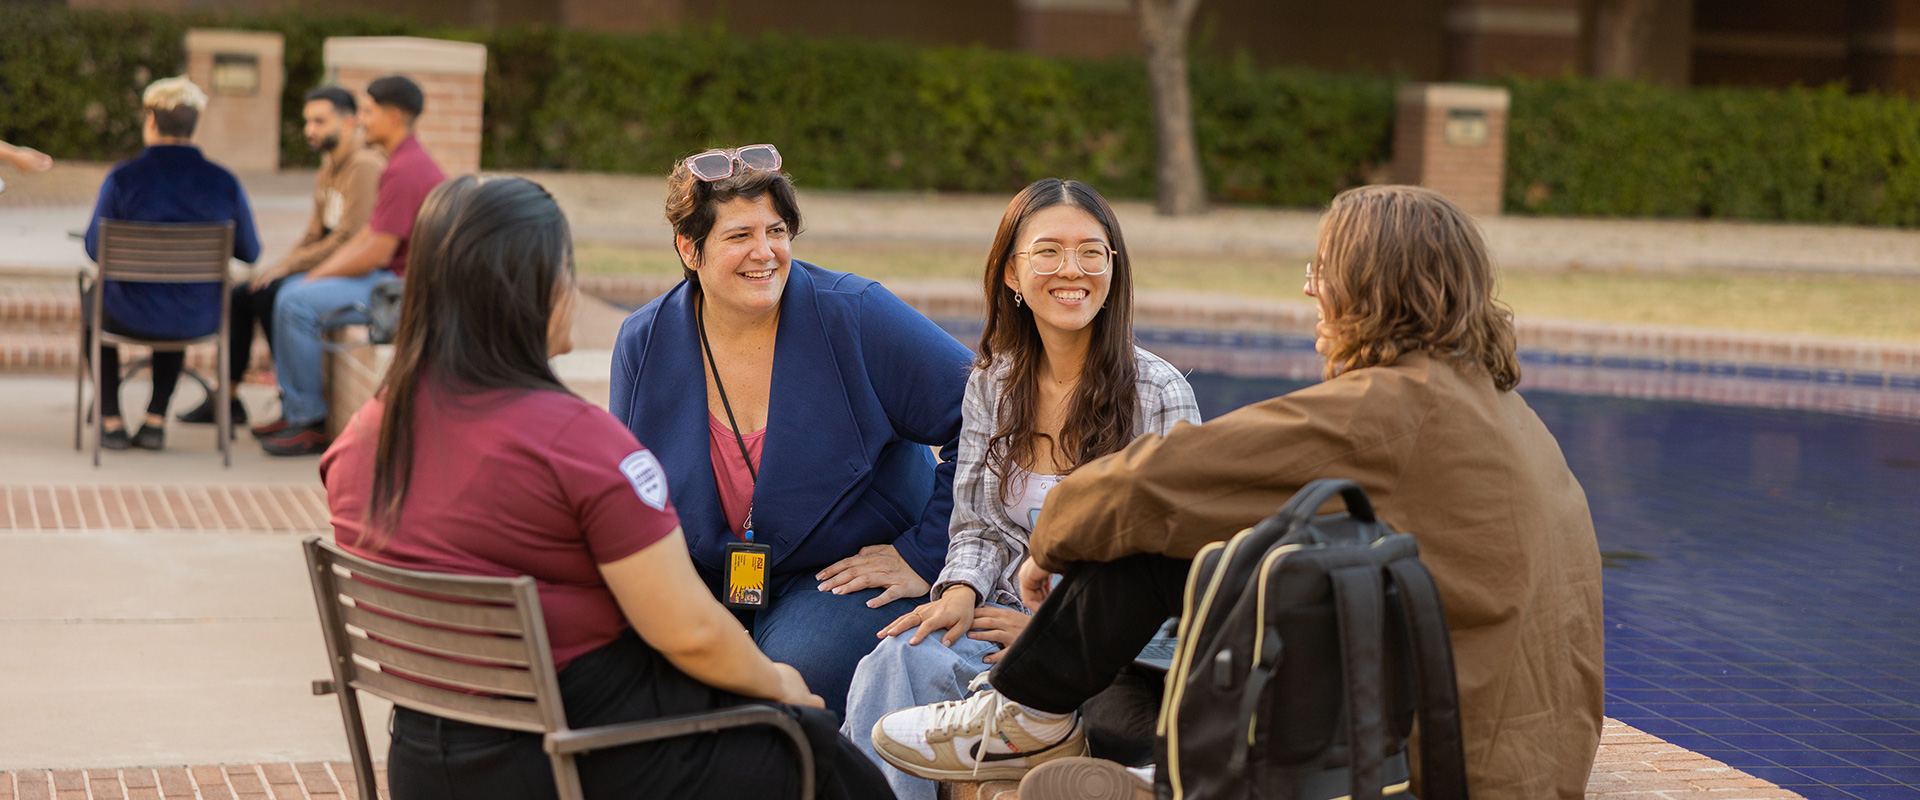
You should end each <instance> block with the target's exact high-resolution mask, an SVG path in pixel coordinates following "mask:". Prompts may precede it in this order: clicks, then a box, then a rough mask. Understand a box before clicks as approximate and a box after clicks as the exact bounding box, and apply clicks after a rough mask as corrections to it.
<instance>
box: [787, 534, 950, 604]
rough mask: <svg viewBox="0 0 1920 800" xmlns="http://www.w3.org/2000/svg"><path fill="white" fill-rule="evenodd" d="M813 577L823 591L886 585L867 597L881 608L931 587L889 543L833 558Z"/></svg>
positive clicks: (842, 590)
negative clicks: (843, 556) (877, 594)
mask: <svg viewBox="0 0 1920 800" xmlns="http://www.w3.org/2000/svg"><path fill="white" fill-rule="evenodd" d="M813 577H814V579H816V580H819V581H820V582H821V583H820V586H819V587H818V588H819V589H820V591H823V592H833V593H834V594H846V593H848V592H857V591H860V590H861V589H874V588H881V587H885V591H882V592H881V593H880V596H879V597H876V598H873V599H872V600H868V601H867V607H868V608H879V607H881V606H884V605H886V604H888V603H891V602H893V601H895V600H898V599H900V598H902V597H923V596H925V595H926V593H927V590H929V589H931V588H932V587H930V586H928V585H927V581H926V579H925V578H922V577H920V574H919V573H917V572H914V571H913V567H910V566H907V562H906V559H903V558H901V557H900V551H898V550H895V549H894V548H893V545H890V544H875V545H868V546H866V547H862V548H860V552H859V553H857V554H854V555H852V556H848V557H847V558H843V559H840V560H839V561H836V562H834V563H833V565H832V566H829V567H827V568H826V569H823V570H820V572H819V573H817V574H815V575H814V576H813Z"/></svg>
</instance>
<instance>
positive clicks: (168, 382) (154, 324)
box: [83, 77, 260, 450]
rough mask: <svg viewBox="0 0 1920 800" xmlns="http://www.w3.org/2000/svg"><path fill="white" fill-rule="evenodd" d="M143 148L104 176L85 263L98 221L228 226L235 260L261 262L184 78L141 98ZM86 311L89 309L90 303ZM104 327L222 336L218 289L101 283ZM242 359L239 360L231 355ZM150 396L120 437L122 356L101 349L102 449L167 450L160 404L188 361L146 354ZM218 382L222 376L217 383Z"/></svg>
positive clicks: (245, 213) (233, 184)
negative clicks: (203, 145) (200, 131)
mask: <svg viewBox="0 0 1920 800" xmlns="http://www.w3.org/2000/svg"><path fill="white" fill-rule="evenodd" d="M141 105H142V106H143V107H144V113H145V115H146V119H145V121H144V123H143V124H142V127H141V137H142V139H143V140H144V141H145V142H146V145H147V148H146V149H145V150H143V151H141V152H140V155H139V156H137V157H135V158H133V159H132V160H129V161H124V162H121V163H120V164H119V165H117V166H115V167H114V168H113V171H111V172H109V173H107V179H106V180H105V181H103V182H101V184H100V197H99V199H98V200H97V201H96V202H95V203H94V207H93V220H92V221H91V222H89V223H88V224H87V257H89V258H93V259H96V260H97V259H99V257H100V221H101V220H103V219H113V220H125V221H134V222H227V221H232V222H233V257H234V258H237V259H240V260H241V261H245V262H247V263H249V264H251V263H253V261H254V260H255V259H257V258H259V257H260V237H259V235H258V234H257V233H256V232H255V230H254V226H253V210H252V208H251V207H250V206H249V205H248V204H247V193H246V191H245V190H244V189H242V188H241V187H240V181H239V179H237V178H235V177H234V176H233V173H231V172H228V171H227V170H226V169H224V168H222V167H221V166H220V165H218V164H215V163H213V162H211V161H208V160H207V157H206V156H204V155H202V154H201V153H200V148H198V147H194V146H193V142H192V137H193V129H194V126H195V125H196V124H198V123H199V121H200V113H201V112H202V111H204V110H205V109H206V107H207V93H206V92H204V91H202V90H201V89H200V87H199V86H196V85H194V84H193V82H192V81H189V80H187V79H186V78H185V77H178V78H165V79H162V80H158V81H154V82H153V84H152V85H151V86H148V87H147V89H146V91H145V92H144V93H142V95H141ZM83 307H85V308H88V309H91V308H92V303H91V302H90V301H89V302H87V303H85V304H83ZM101 307H102V309H103V313H102V316H103V317H104V319H103V325H104V327H105V328H106V329H107V330H108V331H110V332H113V333H120V334H125V335H130V336H138V337H141V338H146V339H192V338H196V337H200V336H205V335H207V334H209V333H213V332H214V331H217V330H219V329H220V284H217V283H133V282H127V281H108V282H107V283H106V296H105V297H103V298H102V299H101ZM233 357H234V358H239V359H245V358H246V357H247V354H246V353H234V354H233ZM152 363H153V394H152V397H151V398H150V399H149V401H148V403H147V416H146V420H145V422H144V424H142V425H141V426H140V432H139V433H138V434H135V435H134V436H133V437H132V439H129V438H128V437H127V429H126V425H125V423H123V422H122V421H121V419H120V351H119V349H118V348H115V347H113V346H111V345H106V346H102V347H101V348H100V386H99V387H98V390H99V392H100V416H101V423H102V430H103V431H104V432H103V433H102V434H101V436H100V446H101V447H105V448H107V449H110V450H125V449H127V448H128V447H143V448H147V449H149V450H159V449H161V448H163V447H165V445H166V434H165V428H164V427H163V426H164V425H165V424H166V421H167V419H166V413H167V404H168V403H169V402H170V401H171V400H172V399H173V390H174V387H175V386H176V385H178V384H179V381H180V372H181V370H182V369H183V368H184V367H185V365H186V354H185V353H183V352H181V351H179V350H174V351H170V352H169V351H160V352H156V353H154V354H153V356H152ZM222 377H224V376H222Z"/></svg>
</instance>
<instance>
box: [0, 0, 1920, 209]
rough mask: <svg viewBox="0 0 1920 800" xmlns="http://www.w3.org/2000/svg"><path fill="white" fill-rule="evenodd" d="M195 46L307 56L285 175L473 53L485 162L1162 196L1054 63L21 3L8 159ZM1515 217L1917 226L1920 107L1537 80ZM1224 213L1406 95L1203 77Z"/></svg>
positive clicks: (1328, 166) (103, 125)
mask: <svg viewBox="0 0 1920 800" xmlns="http://www.w3.org/2000/svg"><path fill="white" fill-rule="evenodd" d="M192 26H226V27H243V28H251V29H258V30H274V31H279V32H281V33H284V34H285V35H286V37H287V50H286V59H287V61H286V63H287V92H286V95H285V97H284V99H283V103H282V117H283V123H282V124H283V130H282V135H281V142H282V146H283V155H282V161H283V163H285V164H288V165H305V164H312V163H314V160H315V159H314V156H313V155H312V154H310V153H307V152H306V149H305V146H304V143H303V142H302V141H301V136H300V118H299V117H300V105H301V103H300V96H301V94H302V93H303V92H304V91H305V90H306V89H308V88H310V87H311V86H313V85H315V84H316V83H317V82H318V81H319V80H320V78H321V67H322V65H321V44H322V42H323V41H324V40H325V39H326V38H327V37H329V36H348V35H396V34H410V35H421V36H433V37H439V38H453V39H463V40H469V41H477V42H481V43H483V44H485V45H487V48H488V54H489V64H488V74H487V90H486V112H485V114H486V118H485V120H484V122H483V124H484V141H483V150H482V162H483V164H484V165H485V166H486V167H488V168H494V169H525V168H549V169H580V170H597V171H613V172H643V173H653V174H660V173H664V172H665V171H666V170H667V169H668V167H669V166H670V165H671V164H672V163H673V161H674V159H675V158H677V157H679V156H681V155H684V154H686V153H688V152H691V151H694V150H697V149H701V148H705V147H710V146H714V145H719V144H741V143H747V142H755V141H770V142H774V143H776V144H778V145H779V146H780V149H781V151H782V152H783V153H784V154H785V155H786V157H787V163H788V168H789V170H790V171H792V172H793V173H794V174H795V176H796V177H797V178H798V179H799V180H800V181H801V182H802V183H803V185H807V186H815V187H833V188H869V189H940V190H964V191H983V192H1009V191H1012V190H1015V189H1018V188H1019V187H1020V186H1022V185H1025V184H1026V183H1027V182H1029V181H1031V180H1032V179H1034V178H1037V177H1041V176H1047V175H1059V176H1068V177H1076V178H1080V179H1082V180H1086V181H1088V182H1090V183H1093V184H1094V185H1096V186H1099V187H1100V188H1101V189H1102V190H1103V191H1105V192H1107V193H1109V194H1111V195H1114V196H1121V197H1147V196H1151V195H1152V194H1153V188H1154V187H1153V181H1154V169H1153V127H1152V120H1151V118H1150V113H1151V112H1150V103H1149V102H1148V96H1147V84H1146V75H1145V71H1144V69H1143V68H1142V66H1141V65H1140V64H1139V62H1137V61H1132V60H1110V61H1085V60H1075V59H1057V58H1042V57H1036V56H1031V55H1024V54H1018V53H1006V52H997V51H988V50H983V49H977V48H975V49H954V48H945V49H922V48H912V47H908V46H905V45H898V44H888V43H876V42H867V41H846V40H821V39H802V38H793V37H782V36H766V37H758V38H744V37H737V36H729V35H726V34H725V33H723V32H720V31H690V32H681V33H662V34H650V35H644V36H616V35H606V34H596V33H588V32H582V31H571V30H554V29H547V28H507V29H501V30H491V31H475V30H459V29H445V28H434V27H430V26H423V25H420V24H417V23H408V22H402V21H398V20H393V19H384V18H377V17H315V16H301V15H278V16H268V17H250V18H235V17H226V16H220V15H213V14H205V13H195V14H184V15H166V14H154V13H145V12H97V11H68V10H65V9H59V8H48V7H43V6H38V5H25V4H7V3H0V139H5V140H9V141H17V142H21V143H25V144H31V145H33V146H37V147H40V148H41V149H44V150H47V151H48V152H50V153H52V154H53V155H54V156H56V157H61V158H83V159H112V158H123V157H126V156H128V155H131V154H132V153H134V152H136V151H137V150H138V149H139V129H138V116H137V111H138V105H139V98H138V91H139V88H140V87H141V86H143V85H144V84H145V83H146V82H147V81H149V80H152V79H153V78H155V77H159V76H162V75H167V74H173V73H176V72H178V71H179V70H180V66H181V64H182V63H183V55H182V53H181V49H180V45H181V38H182V36H183V35H184V33H185V31H186V29H187V28H188V27H192ZM1505 85H1506V86H1507V87H1508V88H1509V89H1511V90H1512V92H1513V112H1512V117H1511V121H1510V132H1509V138H1508V145H1509V146H1508V171H1507V200H1506V203H1507V207H1508V209H1509V210H1511V211H1515V212H1521V213H1540V214H1580V215H1595V216H1662V217H1726V218H1744V219H1763V220H1794V221H1809V222H1852V223H1868V224H1879V225H1915V224H1920V202H1916V201H1917V200H1920V106H1916V105H1915V104H1914V103H1913V102H1911V101H1909V100H1906V99H1904V98H1889V97H1882V96H1877V95H1864V96H1852V95H1847V94H1844V93H1842V92H1841V91H1839V90H1837V89H1812V90H1801V89H1796V90H1789V91H1767V90H1751V89H1697V90H1676V89H1663V88H1656V87H1650V86H1645V85H1640V84H1631V83H1615V82H1594V81H1587V80H1579V79H1562V80H1545V81H1534V80H1516V81H1509V82H1507V83H1506V84H1505ZM1193 87H1194V106H1195V111H1196V127H1197V131H1198V136H1199V140H1200V150H1201V157H1202V159H1203V165H1204V168H1205V172H1206V174H1207V177H1208V181H1209V183H1210V189H1211V191H1212V193H1213V196H1214V197H1216V198H1219V199H1222V200H1226V201H1230V202H1246V203H1267V204H1278V205H1290V206H1312V205H1318V204H1322V203H1325V202H1326V201H1327V200H1328V199H1329V198H1331V197H1332V196H1333V195H1334V194H1335V193H1336V192H1338V191H1340V190H1341V189H1343V188H1346V187H1348V186H1353V185H1357V184H1360V183H1364V182H1365V181H1366V180H1367V179H1368V178H1369V177H1370V176H1376V175H1378V174H1379V172H1380V168H1381V167H1383V166H1384V165H1385V164H1386V163H1387V162H1388V160H1389V159H1390V157H1391V152H1390V149H1391V148H1390V144H1391V127H1392V116H1393V96H1392V92H1393V81H1391V80H1388V79H1384V78H1377V77H1361V76H1344V75H1329V74H1324V73H1315V72H1308V71H1303V70H1287V69H1267V68H1258V67H1254V66H1252V65H1251V64H1250V63H1249V62H1248V61H1247V60H1246V59H1244V58H1243V59H1240V60H1237V61H1228V62H1220V61H1201V62H1197V63H1195V64H1194V65H1193Z"/></svg>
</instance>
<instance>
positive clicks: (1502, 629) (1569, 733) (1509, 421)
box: [874, 186, 1603, 800]
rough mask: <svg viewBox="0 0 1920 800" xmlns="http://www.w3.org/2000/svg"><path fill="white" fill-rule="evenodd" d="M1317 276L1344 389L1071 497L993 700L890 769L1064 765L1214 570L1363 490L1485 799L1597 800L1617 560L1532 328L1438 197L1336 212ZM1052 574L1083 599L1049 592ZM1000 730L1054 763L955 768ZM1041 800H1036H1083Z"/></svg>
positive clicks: (1168, 447) (1132, 453)
mask: <svg viewBox="0 0 1920 800" xmlns="http://www.w3.org/2000/svg"><path fill="white" fill-rule="evenodd" d="M1317 252H1318V253H1319V255H1318V257H1316V258H1315V260H1314V263H1313V264H1311V265H1310V266H1309V267H1308V268H1307V284H1306V293H1307V294H1308V295H1309V296H1311V297H1313V298H1314V300H1315V302H1316V305H1317V307H1318V309H1319V314H1320V320H1319V323H1318V325H1317V327H1316V331H1317V334H1318V336H1317V340H1316V342H1315V344H1314V346H1315V349H1317V350H1319V351H1320V352H1321V353H1322V354H1323V355H1325V356H1326V358H1327V369H1326V372H1327V379H1326V380H1325V381H1324V382H1322V383H1320V384H1317V385H1314V386H1310V387H1307V388H1305V389H1301V390H1299V391H1297V392H1293V393H1291V394H1287V395H1285V396H1282V397H1276V398H1273V399H1270V400H1265V401H1262V402H1259V403H1255V404H1253V405H1251V406H1248V407H1246V408H1242V409H1239V410H1237V411H1233V412H1231V413H1228V414H1225V415H1222V416H1220V417H1217V418H1215V419H1214V420H1212V421H1210V422H1208V423H1207V424H1205V425H1176V426H1174V428H1173V430H1171V431H1168V432H1167V433H1166V434H1164V435H1158V434H1147V435H1145V436H1142V437H1140V438H1139V439H1137V440H1135V441H1134V442H1133V443H1132V444H1131V445H1128V446H1127V448H1126V449H1124V450H1122V451H1120V452H1119V453H1116V454H1114V455H1111V456H1108V457H1106V458H1102V459H1099V460H1097V461H1094V462H1092V463H1090V464H1087V465H1085V466H1082V467H1081V468H1080V469H1078V470H1075V471H1074V473H1073V474H1072V475H1070V476H1068V477H1067V479H1066V480H1064V481H1062V482H1061V483H1060V485H1059V486H1058V487H1055V489H1054V490H1053V492H1052V493H1051V494H1050V495H1048V497H1047V504H1046V508H1045V510H1043V511H1042V512H1041V514H1040V520H1039V524H1038V525H1037V526H1035V528H1034V531H1033V537H1032V539H1031V541H1030V542H1029V555H1028V560H1027V562H1026V563H1025V564H1023V565H1021V567H1020V587H1021V593H1022V597H1023V598H1024V602H1026V603H1027V604H1028V605H1029V606H1036V605H1037V608H1038V611H1037V613H1036V614H1035V615H1034V618H1033V621H1032V622H1030V623H1028V625H1027V629H1026V631H1024V632H1023V633H1022V634H1021V635H1020V638H1019V639H1017V640H1015V641H1014V643H1013V645H1012V646H1011V647H1009V648H1007V651H1006V653H1005V655H1004V656H1003V657H1002V658H1001V660H1000V662H999V663H998V664H995V665H994V668H993V671H992V672H991V673H990V680H991V684H992V686H991V688H988V689H985V690H983V694H985V695H986V696H985V697H975V698H969V700H968V701H966V703H965V705H963V706H961V707H960V708H959V710H958V711H955V710H950V709H951V707H943V706H938V705H936V706H921V707H916V708H912V709H907V710H904V711H900V712H897V714H896V715H891V716H888V717H886V718H883V719H882V721H881V724H880V726H879V728H878V729H877V730H878V731H879V732H880V733H882V734H885V736H876V738H875V740H874V746H875V748H876V749H878V750H879V752H880V753H881V755H882V756H884V757H885V758H886V759H887V760H888V761H890V762H892V763H893V764H894V765H895V766H898V767H900V768H901V769H903V770H905V771H906V772H908V773H914V774H921V775H942V774H948V773H951V772H952V771H954V770H966V769H971V768H973V767H974V766H975V764H976V763H977V762H976V760H975V759H976V757H979V758H985V759H993V760H992V762H991V763H992V764H993V766H995V767H1002V766H1009V765H1011V766H1016V767H1022V766H1024V767H1032V766H1034V765H1035V763H1036V762H1040V761H1048V760H1052V759H1053V756H1054V751H1049V750H1047V749H1046V748H1047V747H1048V746H1049V745H1051V744H1053V743H1055V742H1058V741H1062V740H1065V739H1068V738H1070V737H1071V736H1073V735H1075V734H1074V731H1075V729H1076V728H1077V727H1078V726H1079V723H1078V722H1076V721H1075V716H1074V715H1075V710H1076V709H1078V708H1080V706H1081V705H1082V704H1083V703H1085V702H1086V701H1087V700H1088V699H1089V698H1091V697H1093V696H1094V695H1095V694H1097V693H1099V692H1100V691H1101V690H1103V689H1105V688H1106V687H1107V686H1108V684H1110V683H1112V681H1113V679H1114V675H1115V674H1116V673H1117V672H1119V671H1120V669H1121V667H1122V666H1124V665H1126V664H1127V663H1128V662H1130V661H1131V660H1132V659H1133V658H1134V656H1135V655H1136V654H1137V653H1138V652H1139V651H1140V649H1141V647H1143V646H1144V645H1145V644H1146V643H1147V642H1148V640H1150V639H1151V638H1152V637H1153V635H1154V632H1155V631H1156V630H1157V629H1158V628H1159V627H1160V624H1161V623H1162V622H1163V621H1164V620H1166V619H1167V617H1168V616H1170V615H1172V614H1176V613H1178V612H1179V610H1180V593H1181V590H1182V588H1183V583H1184V581H1185V579H1186V575H1187V569H1188V566H1189V559H1191V558H1192V557H1193V555H1194V553H1195V552H1196V551H1198V550H1199V549H1200V547H1201V546H1203V545H1205V544H1206V543H1208V542H1213V541H1220V540H1222V539H1225V538H1227V537H1229V536H1231V535H1232V534H1234V533H1235V532H1237V531H1240V530H1242V529H1245V528H1247V527H1248V526H1251V525H1253V524H1254V523H1256V522H1258V521H1260V520H1262V519H1264V518H1266V517H1268V516H1271V515H1272V514H1273V513H1274V511H1275V510H1276V509H1278V508H1279V507H1280V505H1281V504H1282V503H1284V502H1285V501H1286V499H1287V498H1288V497H1289V496H1291V495H1292V494H1293V493H1294V492H1295V491H1297V490H1299V489H1300V487H1302V486H1304V485H1306V484H1307V483H1308V482H1310V481H1312V480H1314V479H1316V478H1348V479H1351V480H1354V481H1357V482H1358V483H1360V485H1361V486H1363V487H1365V488H1366V490H1367V493H1368V494H1369V495H1370V496H1371V497H1372V498H1373V501H1374V505H1375V508H1376V510H1377V511H1378V513H1379V515H1380V517H1381V518H1382V519H1384V520H1385V521H1387V522H1388V524H1390V525H1392V526H1393V528H1394V529H1395V530H1399V531H1404V532H1407V533H1410V534H1413V535H1414V536H1415V537H1416V538H1417V539H1418V540H1419V543H1420V554H1421V560H1422V561H1424V562H1425V563H1426V565H1427V567H1428V569H1430V570H1431V571H1432V572H1433V576H1434V580H1435V581H1436V582H1437V583H1438V585H1439V588H1440V594H1441V597H1442V599H1443V603H1444V605H1445V606H1446V612H1447V627H1448V629H1449V630H1450V631H1451V632H1452V638H1453V653H1454V658H1455V661H1456V671H1457V676H1458V680H1459V687H1460V710H1461V717H1462V720H1463V728H1464V735H1465V738H1466V757H1467V764H1466V767H1467V779H1468V783H1469V786H1470V789H1471V793H1472V795H1473V797H1474V798H1475V799H1476V800H1540V799H1541V798H1562V799H1564V800H1574V799H1576V798H1581V797H1583V796H1584V793H1585V789H1586V783H1587V775H1588V773H1589V772H1590V771H1591V769H1592V766H1593V757H1594V749H1595V747H1597V746H1598V744H1599V740H1600V720H1601V716H1600V712H1601V673H1602V661H1603V655H1602V649H1601V628H1600V626H1601V617H1600V554H1599V547H1598V545H1597V543H1596V542H1595V540H1594V533H1593V520H1592V517H1591V516H1590V515H1589V513H1588V510H1587V502H1586V494H1585V493H1584V492H1583V491H1582V490H1581V488H1580V484H1579V483H1578V482H1577V481H1576V480H1575V479H1574V476H1573V473H1572V472H1571V471H1569V470H1568V468H1567V463H1566V459H1565V458H1564V457H1563V456H1562V455H1561V453H1560V446H1559V444H1558V443H1557V442H1555V441H1554V438H1553V435H1552V434H1551V433H1549V432H1548V431H1547V428H1546V426H1544V425H1542V424H1541V422H1540V419H1539V417H1537V416H1535V415H1534V413H1533V410H1532V409H1530V408H1528V406H1527V403H1526V401H1525V400H1524V399H1522V398H1521V397H1520V395H1518V394H1516V393H1515V392H1514V391H1513V388H1514V386H1515V385H1517V384H1518V383H1519V381H1520V363H1519V361H1518V359H1517V358H1515V356H1514V332H1513V322H1512V315H1511V313H1510V312H1509V311H1507V310H1506V309H1505V308H1504V307H1503V306H1501V305H1500V304H1499V303H1498V302H1497V301H1495V299H1494V270H1493V267H1492V264H1491V263H1490V262H1489V260H1488V258H1487V249H1486V245H1485V244H1484V242H1483V240H1482V238H1481V234H1480V232H1479V230H1478V229H1477V228H1476V227H1475V225H1474V223H1473V221H1472V220H1471V219H1469V218H1468V217H1467V215H1466V214H1465V213H1464V212H1462V211H1460V209H1459V208H1458V207H1456V206H1455V205H1454V204H1453V203H1451V202H1448V201H1447V200H1446V199H1445V198H1443V197H1441V196H1440V195H1438V194H1435V193H1434V192H1431V191H1428V190H1426V189H1421V188H1417V187H1411V186H1368V187H1362V188H1358V189H1353V190H1349V191H1347V192H1344V193H1342V194H1341V195H1340V196H1339V197H1336V198H1334V200H1333V204H1332V207H1331V208H1330V209H1329V210H1328V212H1327V214H1326V216H1325V217H1323V218H1322V219H1321V222H1320V240H1319V247H1318V251H1317ZM1052 573H1064V579H1063V580H1061V581H1060V583H1059V585H1058V587H1057V588H1051V590H1050V589H1049V587H1051V586H1052ZM1043 598H1044V599H1045V603H1044V604H1040V602H1041V600H1042V599H1043ZM989 724H992V725H995V726H997V730H998V731H999V732H1000V733H1001V734H1003V735H1004V736H1006V737H1009V738H1011V739H1013V740H1016V741H1019V742H1021V743H1022V745H1023V747H1022V750H1024V751H1027V752H1038V753H1040V755H1037V756H1035V755H1030V756H1025V757H1016V758H1006V754H1007V753H1008V752H1009V751H1008V749H1007V747H1006V746H1005V744H1004V743H1003V742H1001V741H1000V739H998V738H990V739H988V740H987V744H986V746H985V747H984V748H981V749H982V750H983V751H984V752H983V753H981V754H979V756H976V754H975V753H974V752H973V751H972V750H971V749H969V748H966V747H963V746H956V743H957V742H965V741H967V737H969V736H977V735H980V733H981V732H982V730H983V728H984V727H985V726H987V725H989ZM1063 751H1064V749H1063ZM928 753H930V754H931V755H927V754H928ZM1002 759H1004V760H1002ZM1116 770H1117V768H1116ZM1036 777H1038V776H1036ZM1029 783H1041V782H1040V781H1030V782H1029ZM1034 788H1035V789H1036V791H1035V792H1034V793H1032V795H1031V796H1030V794H1029V792H1028V791H1026V789H1025V788H1023V789H1022V791H1021V794H1020V796H1021V800H1049V798H1058V797H1063V796H1072V795H1071V794H1065V795H1062V794H1056V793H1054V792H1053V791H1052V790H1051V789H1048V787H1045V786H1037V787H1034ZM1043 789H1045V790H1044V791H1042V790H1043Z"/></svg>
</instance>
